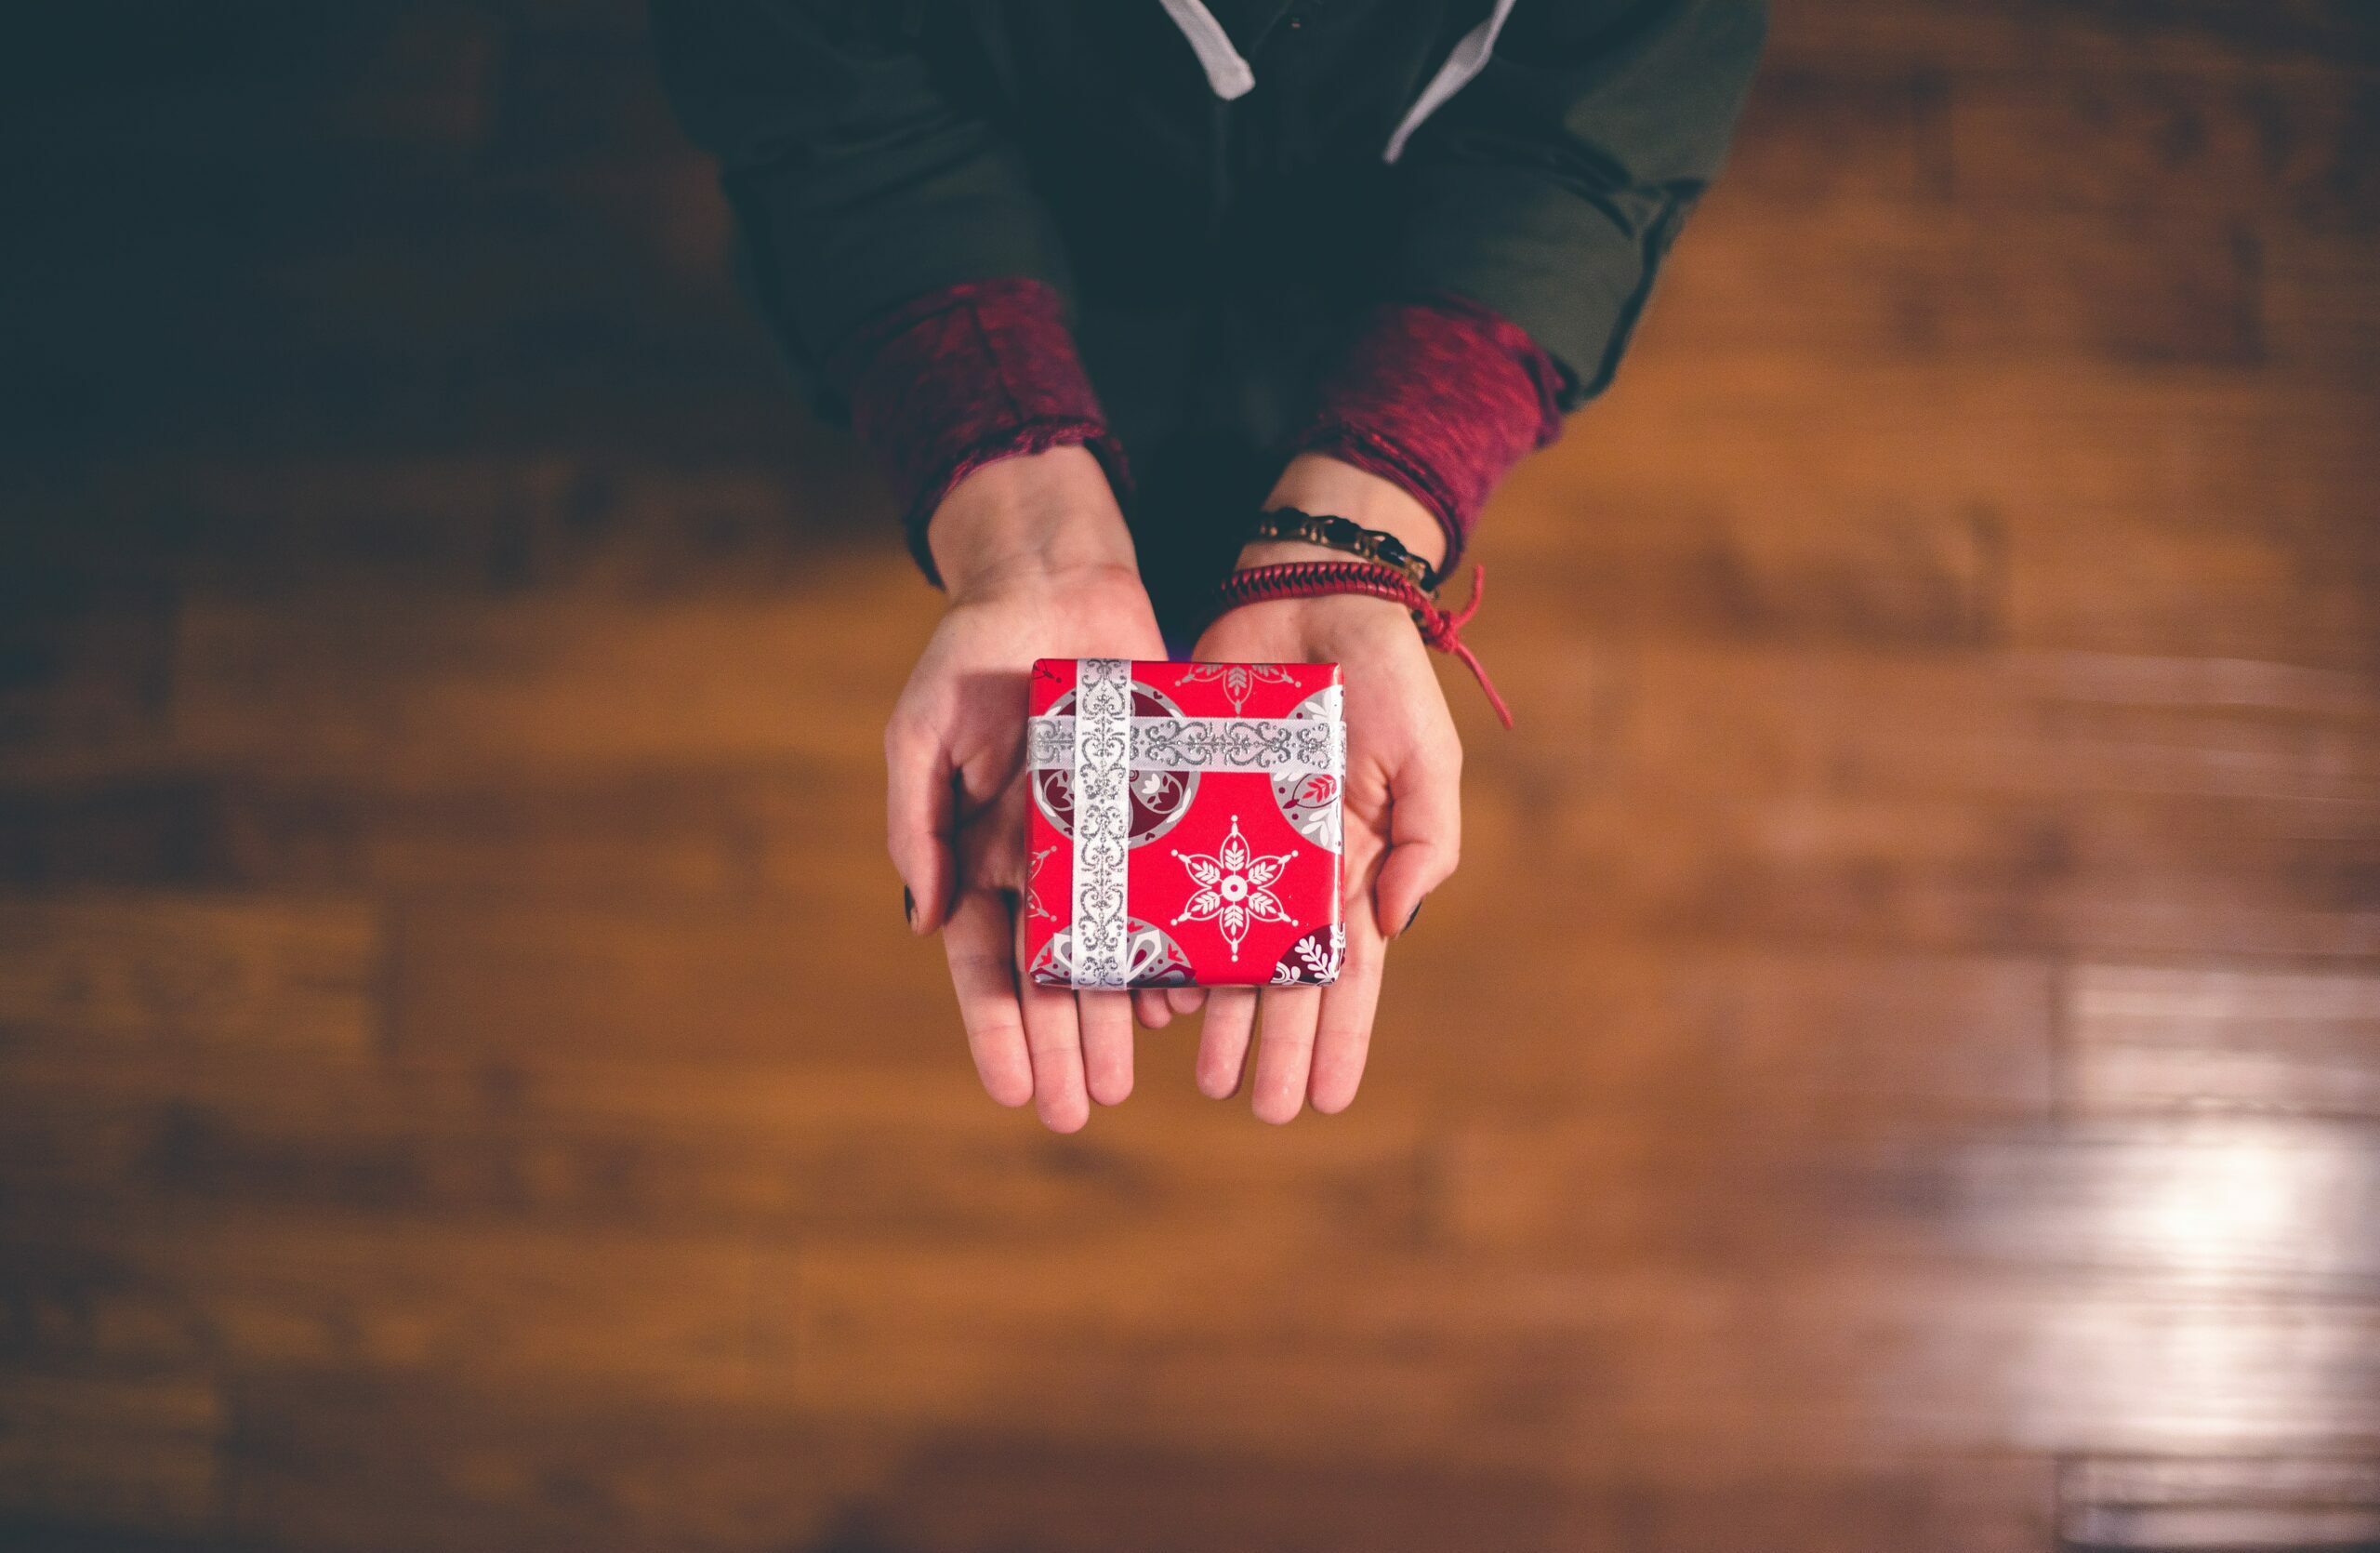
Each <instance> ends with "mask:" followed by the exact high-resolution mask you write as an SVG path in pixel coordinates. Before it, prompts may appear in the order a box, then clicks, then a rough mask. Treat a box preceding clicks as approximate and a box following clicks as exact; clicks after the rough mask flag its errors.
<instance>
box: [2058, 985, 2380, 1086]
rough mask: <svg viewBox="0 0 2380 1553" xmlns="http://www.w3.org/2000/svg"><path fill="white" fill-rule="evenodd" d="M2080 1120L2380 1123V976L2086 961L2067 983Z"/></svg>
mask: <svg viewBox="0 0 2380 1553" xmlns="http://www.w3.org/2000/svg"><path fill="white" fill-rule="evenodd" d="M2059 1007H2060V1014H2061V1024H2062V1039H2061V1045H2060V1050H2061V1053H2062V1062H2061V1067H2060V1090H2061V1095H2062V1097H2063V1100H2064V1103H2065V1104H2066V1105H2067V1106H2068V1107H2069V1108H2070V1109H2071V1110H2073V1111H2074V1112H2076V1113H2078V1114H2087V1115H2120V1114H2125V1113H2131V1112H2139V1111H2188V1112H2192V1113H2198V1114H2203V1113H2206V1112H2210V1111H2262V1112H2284V1113H2288V1112H2294V1113H2299V1114H2306V1115H2318V1116H2350V1117H2363V1118H2380V977H2375V976H2367V975H2363V974H2360V973H2357V972H2345V971H2334V972H2322V971H2294V970H2281V969H2267V968H2262V967H2226V966H2222V965H2125V964H2107V963H2085V964H2081V965H2076V966H2074V967H2073V968H2072V969H2071V970H2070V971H2069V972H2068V973H2067V974H2066V976H2064V977H2063V978H2061V982H2060V986H2059Z"/></svg>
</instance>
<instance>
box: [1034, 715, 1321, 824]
mask: <svg viewBox="0 0 2380 1553" xmlns="http://www.w3.org/2000/svg"><path fill="white" fill-rule="evenodd" d="M1078 700H1079V697H1078ZM1083 721H1084V720H1083V719H1082V718H1080V717H1037V718H1034V719H1033V720H1032V722H1031V724H1030V725H1029V727H1028V728H1027V730H1026V736H1025V746H1026V758H1027V759H1028V760H1029V761H1030V762H1031V763H1032V765H1033V767H1034V768H1035V769H1036V770H1047V769H1053V768H1058V769H1063V768H1067V767H1072V768H1073V769H1074V770H1075V772H1076V773H1077V775H1076V777H1075V794H1076V796H1075V803H1076V806H1077V808H1078V809H1079V808H1080V806H1081V803H1082V796H1081V794H1082V776H1081V769H1082V743H1081V740H1082V723H1083ZM1113 731H1114V732H1115V733H1117V735H1118V736H1119V737H1122V738H1123V739H1124V740H1125V741H1126V742H1127V744H1128V746H1129V749H1130V755H1129V766H1130V769H1131V770H1133V771H1251V772H1255V773H1257V774H1259V775H1261V776H1292V775H1303V774H1305V773H1309V772H1316V773H1320V774H1323V775H1326V776H1344V775H1345V774H1346V770H1347V724H1346V723H1342V722H1340V721H1338V720H1337V719H1335V718H1334V719H1330V720H1328V721H1325V720H1323V719H1320V718H1310V717H1297V718H1283V717H1131V716H1128V717H1126V718H1125V719H1124V720H1123V722H1122V723H1121V725H1120V726H1119V727H1117V728H1116V729H1114V730H1113Z"/></svg>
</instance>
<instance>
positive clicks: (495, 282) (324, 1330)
mask: <svg viewBox="0 0 2380 1553" xmlns="http://www.w3.org/2000/svg"><path fill="white" fill-rule="evenodd" d="M642 28H643V19H642V14H641V7H638V6H636V5H634V4H631V3H628V0H488V3H484V4H456V3H448V0H431V3H416V4H405V5H399V4H395V3H393V0H355V3H350V4H347V5H343V6H337V7H306V6H297V5H285V4H284V5H264V4H256V3H241V4H228V5H216V6H208V7H184V6H169V5H163V4H135V3H127V0H104V3H99V4H91V5H83V6H76V7H49V8H48V12H47V14H46V16H45V17H44V18H43V19H42V20H39V21H33V20H30V19H27V18H20V19H19V24H18V25H17V26H16V27H15V28H13V29H12V32H13V33H16V34H17V35H16V37H15V39H14V41H13V42H12V43H11V45H10V46H8V48H7V50H6V57H5V58H0V84H5V98H6V106H5V108H4V109H0V113H5V115H6V120H7V123H8V126H9V127H7V129H6V130H5V132H0V167H5V174H0V176H5V179H6V189H7V196H6V206H5V209H6V216H5V227H6V230H7V239H6V243H5V249H4V250H0V251H5V252H6V254H7V259H6V264H7V270H6V274H7V284H6V286H5V288H0V397H5V399H6V401H7V412H6V417H5V423H4V424H0V448H5V452H6V458H5V465H0V525H4V526H0V1546H7V1547H8V1548H10V1549H12V1550H13V1549H68V1548H74V1549H109V1550H122V1553H133V1550H139V1553H167V1550H196V1549H202V1548H207V1549H215V1548H222V1549H258V1550H264V1549H315V1548H322V1549H390V1550H397V1549H430V1548H435V1549H505V1550H516V1549H545V1548H553V1549H587V1550H602V1549H614V1548H617V1549H650V1548H681V1547H683V1548H715V1549H755V1550H766V1553H864V1550H878V1553H976V1550H981V1553H1039V1550H1064V1553H1074V1550H1090V1549H1114V1548H1132V1549H1182V1550H1192V1549H1216V1548H1230V1549H1283V1550H1289V1549H1300V1550H1339V1549H1351V1550H1352V1549H1366V1550H1375V1549H1386V1550H1403V1549H1415V1550H1420V1549H1433V1550H1435V1549H1473V1548H1478V1549H1499V1550H1504V1549H1514V1550H1529V1549H1546V1550H1552V1549H1607V1548H1608V1549H1625V1550H1640V1549H1641V1550H1658V1553H1677V1550H1688V1549H1692V1550H1713V1553H1716V1550H1727V1553H1737V1550H1753V1549H1760V1550H1771V1549H1773V1550H1786V1553H1792V1550H1801V1549H1829V1550H1844V1553H1871V1550H1873V1553H1885V1550H1892V1553H1910V1550H1953V1553H1966V1550H1977V1553H1984V1550H1989V1553H2003V1550H2007V1553H2015V1550H2019V1549H2024V1550H2040V1549H2054V1548H2064V1549H2084V1548H2108V1549H2115V1548H2122V1549H2183V1548H2192V1549H2203V1548H2216V1547H2236V1548H2247V1547H2257V1548H2316V1547H2320V1548H2340V1547H2364V1548H2372V1547H2380V678H2375V670H2380V543H2376V542H2375V525H2374V519H2375V509H2380V497H2375V480H2380V414H2375V410H2380V377H2375V368H2376V367H2380V243H2375V232H2380V12H2375V10H2374V9H2373V7H2370V6H2368V5H2363V4H2358V3H2355V0H2337V3H2332V4H2316V3H2309V0H2288V3H2279V4H2274V3H2263V4H2260V3H2255V0H2086V3H2080V4H2052V3H2049V0H1989V3H1977V0H1781V3H1780V4H1778V7H1777V14H1776V19H1775V25H1774V30H1773V40H1774V41H1773V44H1772V46H1771V49H1770V52H1769V56H1768V61H1767V64H1766V67H1765V73H1764V75H1763V77H1762V79H1761V81H1760V83H1759V85H1758V87H1757V89H1756V92H1755V96H1754V100H1753V103H1752V108H1751V111H1750V113H1749V116H1748V118H1747V120H1746V122H1745V125H1744V127H1743V130H1742V133H1741V136H1740V138H1739V142H1738V151H1737V153H1736V156H1735V160H1734V164H1733V166H1732V168H1731V170H1730V172H1729V174H1728V175H1727V176H1726V178H1725V179H1723V180H1722V182H1721V184H1720V186H1719V188H1718V190H1717V192H1715V193H1714V195H1713V196H1712V199H1711V200H1710V201H1709V203H1708V205H1707V206H1706V207H1705V209H1704V211H1703V212H1702V214H1701V216H1700V217H1699V219H1698V220H1697V222H1696V223H1695V225H1694V226H1693V227H1692V228H1691V229H1690V230H1689V231H1688V232H1687V233H1686V238H1685V240H1684V242H1683V243H1682V245H1681V246H1680V248H1679V250H1678V253H1677V256H1676V259H1675V260H1674V262H1673V266H1672V268H1671V270H1670V271H1669V273H1668V279H1667V281H1666V284H1665V285H1664V287H1663V289H1662V291H1661V292H1660V294H1659V296H1658V297H1657V299H1656V300H1655V303H1654V307H1653V312H1652V314H1651V316H1650V318H1649V321H1648V323H1647V325H1646V327H1645V329H1644V330H1643V332H1642V335H1641V337H1640V339H1639V342H1638V344H1637V347H1636V349H1635V351H1634V352H1633V356H1632V358H1631V361H1630V363H1629V364H1628V365H1627V366H1626V367H1625V368H1624V369H1623V370H1622V372H1621V375H1620V381H1619V385H1618V388H1617V390H1616V391H1615V392H1614V393H1613V394H1612V395H1611V396H1610V398H1609V399H1608V400H1607V401H1606V402H1605V403H1603V404H1601V405H1597V406H1595V407H1593V408H1591V409H1590V410H1589V411H1588V412H1586V413H1585V414H1584V415H1582V416H1580V418H1577V419H1576V420H1574V421H1573V422H1572V425H1571V427H1570V431H1569V433H1568V435H1567V438H1566V439H1565V440H1564V441H1563V442H1562V443H1561V444H1560V445H1558V446H1557V447H1555V448H1554V449H1553V450H1552V451H1551V452H1550V453H1548V454H1545V455H1541V456H1540V457H1539V458H1536V459H1534V460H1533V461H1531V462H1530V463H1529V464H1527V466H1525V467H1524V469H1523V470H1522V471H1521V472H1520V474H1519V475H1518V476H1517V477H1516V478H1515V479H1514V481H1513V482H1512V483H1511V484H1510V485H1509V486H1508V487H1507V488H1506V490H1505V491H1504V492H1503V493H1502V494H1501V496H1500V497H1499V498H1497V500H1496V502H1495V503H1494V505H1493V506H1492V507H1491V508H1490V510H1489V511H1488V516H1487V518H1486V521H1485V524H1484V526H1483V529H1482V534H1483V536H1484V538H1483V542H1482V544H1481V546H1480V549H1479V553H1480V554H1481V556H1482V557H1483V558H1484V559H1485V560H1486V561H1487V562H1488V565H1489V569H1490V570H1491V571H1492V572H1494V573H1495V574H1496V575H1495V578H1494V582H1495V588H1494V593H1493V597H1492V598H1491V599H1490V601H1489V605H1488V610H1487V612H1486V613H1485V614H1484V615H1483V617H1481V619H1480V621H1479V624H1478V626H1477V627H1476V628H1475V630H1474V632H1473V640H1474V643H1475V644H1476V645H1477V646H1478V648H1479V650H1480V652H1481V654H1482V655H1483V657H1485V658H1486V659H1487V661H1488V663H1489V664H1490V665H1491V666H1492V668H1493V669H1494V671H1495V673H1496V676H1497V678H1498V680H1499V681H1500V682H1501V684H1502V686H1503V688H1504V689H1505V690H1506V692H1507V693H1508V694H1509V695H1510V696H1511V697H1512V699H1513V701H1514V705H1515V706H1516V708H1517V709H1518V710H1519V715H1520V726H1519V730H1518V731H1517V732H1516V733H1514V734H1511V735H1509V736H1508V735H1505V734H1503V733H1502V732H1501V730H1499V729H1497V728H1496V727H1495V725H1494V723H1493V722H1492V721H1491V719H1490V718H1489V717H1488V715H1487V714H1486V712H1485V710H1484V709H1483V707H1482V705H1481V704H1480V702H1479V699H1478V697H1476V696H1475V695H1474V694H1473V693H1472V692H1471V691H1470V689H1469V687H1468V686H1467V684H1461V683H1459V682H1460V681H1461V674H1460V671H1459V670H1457V671H1455V680H1454V681H1450V682H1449V684H1450V685H1452V687H1453V694H1452V700H1453V705H1454V707H1455V710H1456V712H1457V714H1458V716H1459V717H1460V718H1461V721H1462V724H1463V731H1464V735H1465V737H1466V741H1467V744H1468V746H1469V750H1470V771H1469V781H1468V784H1467V786H1468V792H1467V798H1468V806H1467V813H1468V828H1469V835H1468V841H1469V846H1468V847H1467V856H1466V866H1465V867H1464V869H1463V870H1462V872H1461V874H1460V875H1459V876H1458V877H1457V878H1456V880H1455V881H1454V883H1452V884H1451V885H1450V886H1449V887H1448V888H1446V889H1444V890H1441V891H1440V892H1439V893H1438V896H1437V897H1436V898H1435V901H1434V903H1433V905H1432V907H1431V909H1430V911H1429V912H1428V913H1427V914H1426V916H1425V917H1424V918H1423V920H1422V921H1421V923H1419V924H1418V926H1417V927H1416V928H1415V930H1414V933H1413V935H1412V936H1411V937H1410V939H1409V940H1408V941H1407V942H1406V943H1405V944H1404V945H1403V946H1401V947H1400V949H1398V951H1397V953H1396V955H1395V958H1394V960H1393V962H1392V965H1391V969H1390V985H1389V990H1388V996H1387V1000H1386V1004H1385V1013H1384V1015H1383V1018H1382V1029H1381V1033H1380V1039H1379V1041H1378V1042H1377V1045H1376V1057H1375V1061H1374V1068H1373V1074H1372V1078H1371V1081H1370V1082H1369V1085H1368V1086H1367V1089H1366V1091H1365V1094H1364V1096H1363V1098H1362V1099H1361V1101H1360V1102H1359V1103H1358V1105H1357V1106H1356V1107H1355V1109H1354V1110H1353V1111H1351V1112H1350V1113H1348V1114H1347V1115H1345V1116H1343V1117H1341V1118H1337V1119H1316V1118H1313V1117H1309V1118H1308V1119H1306V1120H1304V1121H1302V1122H1299V1123H1298V1124H1297V1125H1295V1126H1294V1127H1291V1128H1289V1129H1287V1130H1285V1131H1274V1130H1271V1129H1267V1128H1264V1127H1263V1126H1261V1125H1259V1124H1258V1123H1256V1122H1252V1121H1251V1120H1250V1118H1249V1116H1248V1114H1247V1111H1246V1108H1245V1106H1244V1104H1241V1105H1231V1106H1218V1105H1213V1104H1210V1103H1208V1102H1205V1101H1203V1100H1200V1099H1198V1098H1197V1096H1196V1095H1195V1094H1194V1092H1193V1090H1192V1087H1191V1082H1190V1054H1191V1051H1192V1047H1193V1043H1194V1040H1195V1033H1194V1030H1185V1029H1183V1028H1182V1027H1179V1026H1177V1027H1176V1028H1174V1029H1170V1030H1168V1031H1166V1032H1163V1033H1161V1034H1158V1035H1156V1036H1149V1037H1144V1046H1143V1056H1142V1059H1141V1060H1142V1075H1143V1077H1142V1082H1141V1090H1140V1093H1139V1094H1138V1095H1136V1096H1135V1097H1134V1099H1133V1100H1132V1101H1131V1104H1130V1105H1129V1106H1128V1107H1126V1108H1122V1109H1120V1110H1117V1111H1112V1112H1107V1113H1103V1114H1102V1115H1100V1116H1098V1117H1097V1118H1095V1119H1094V1121H1093V1122H1092V1124H1091V1128H1090V1130H1089V1131H1088V1132H1087V1133H1085V1134H1084V1135H1081V1136H1079V1137H1078V1138H1074V1139H1070V1140H1059V1139H1055V1138H1052V1137H1050V1136H1048V1135H1043V1134H1042V1133H1041V1132H1040V1131H1039V1130H1038V1128H1037V1127H1036V1126H1035V1124H1034V1122H1033V1121H1032V1118H1031V1117H1030V1115H1029V1114H1017V1113H1011V1112H1005V1111H1002V1110H999V1109H998V1108H994V1107H993V1106H992V1105H990V1104H989V1103H988V1102H986V1101H985V1099H984V1098H983V1097H982V1096H981V1095H980V1094H979V1093H978V1092H977V1090H976V1087H975V1083H974V1081H973V1078H972V1073H971V1070H970V1068H969V1065H968V1062H967V1058H966V1055H965V1051H964V1048H963V1045H962V1043H961V1040H960V1036H959V1029H958V1026H957V1023H956V1019H955V1016H954V1011H953V1009H952V1007H951V1004H950V997H949V991H948V988H947V985H946V983H945V978H944V975H943V971H942V966H941V958H940V954H939V952H938V950H937V949H936V948H935V947H934V946H933V945H932V944H931V943H919V942H915V941H912V940H911V939H910V938H909V937H908V936H906V933H905V932H904V931H903V928H902V923H901V918H900V915H899V912H898V910H897V909H896V899H895V897H896V896H897V895H898V883H897V881H896V880H895V879H894V877H893V873H892V871H891V869H890V868H889V866H888V865H887V864H886V862H885V861H884V858H883V856H882V855H881V850H880V841H879V837H880V833H881V824H880V814H879V803H880V799H879V794H880V768H879V746H878V739H879V732H880V728H881V723H882V718H883V715H884V713H885V711H886V710H887V708H888V707H889V705H890V703H891V701H892V698H893V693H894V691H895V689H896V688H897V686H898V685H899V684H900V683H901V681H902V679H903V678H904V677H905V675H906V671H907V669H908V666H909V662H910V659H911V657H912V656H913V654H914V652H915V650H916V647H917V646H918V644H919V643H920V642H921V641H922V639H923V638H924V636H925V634H926V632H927V630H928V629H929V628H930V625H931V623H932V619H933V617H934V615H935V613H936V604H937V599H936V596H935V595H934V594H933V593H932V591H929V590H928V589H927V588H926V587H925V586H924V585H923V584H922V583H921V582H920V581H919V578H918V577H917V576H916V575H915V573H914V571H913V570H912V568H911V566H910V564H909V563H908V561H907V560H906V557H905V556H904V555H903V553H902V551H901V547H900V545H899V543H898V541H897V539H896V538H895V536H894V533H893V525H892V523H891V514H890V512H889V511H887V504H886V501H885V499H884V498H883V497H882V496H881V495H880V494H879V491H878V487H877V485H876V483H875V480H874V478H873V476H872V475H871V473H870V472H869V471H867V470H866V468H865V467H863V465H862V464H861V463H860V461H859V459H858V458H856V457H855V455H854V454H853V451H852V450H851V448H850V447H849V446H848V445H847V444H846V442H845V440H844V439H843V437H842V436H841V435H840V433H837V432H834V431H827V430H824V429H821V428H818V427H816V426H814V425H813V424H811V423H810V422H809V421H808V420H807V419H806V418H805V411H804V410H803V408H802V407H801V405H800V404H799V403H798V402H797V400H796V398H795V396H794V395H793V394H792V393H791V392H789V391H788V389H787V385H786V383H785V381H784V379H783V378H782V376H781V374H780V372H779V369H778V368H777V366H776V365H775V364H774V361H773V359H772V356H771V354H770V348H769V346H768V345H767V343H766V342H765V340H764V338H763V334H762V330H761V328H760V325H758V324H757V323H756V322H755V321H754V320H753V319H752V318H751V317H750V316H749V315H748V314H747V312H746V311H745V309H744V308H743V307H742V305H741V304H740V302H739V301H738V299H737V297H736V295H735V293H734V285H733V281H732V277H731V273H730V262H729V254H728V235H729V233H728V223H727V219H726V216H725V213H724V210H723V208H722V206H721V200H720V198H719V196H718V194H717V192H716V191H715V188H714V183H713V178H712V174H711V171H710V169H709V168H708V167H707V166H706V165H705V164H704V162H703V161H702V160H701V159H699V158H698V157H697V156H696V155H695V154H694V153H693V152H692V151H691V150H690V149H689V148H688V146H687V145H686V144H685V143H684V141H683V140H682V139H681V137H680V136H679V134H678V133H677V131H676V129H675V127H674V126H673V124H672V123H671V121H670V120H669V118H668V114H667V113H666V111H665V108H664V106H663V104H662V102H661V100H660V99H659V96H658V93H657V90H656V88H655V83H654V80H653V74H652V70H651V67H650V65H649V62H648V59H647V53H646V47H645V44H644V40H643V37H642Z"/></svg>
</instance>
